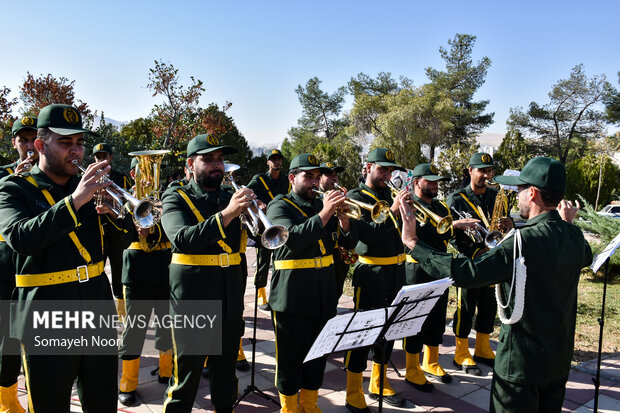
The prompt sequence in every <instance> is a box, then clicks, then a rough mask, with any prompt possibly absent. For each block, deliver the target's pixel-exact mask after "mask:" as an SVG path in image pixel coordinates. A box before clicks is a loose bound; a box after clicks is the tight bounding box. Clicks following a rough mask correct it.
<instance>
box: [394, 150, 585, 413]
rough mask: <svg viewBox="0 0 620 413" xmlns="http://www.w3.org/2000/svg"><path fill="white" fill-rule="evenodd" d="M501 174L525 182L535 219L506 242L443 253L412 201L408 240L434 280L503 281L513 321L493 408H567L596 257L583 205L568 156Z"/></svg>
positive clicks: (524, 210)
mask: <svg viewBox="0 0 620 413" xmlns="http://www.w3.org/2000/svg"><path fill="white" fill-rule="evenodd" d="M495 180H496V182H498V183H500V184H505V185H513V186H517V187H518V202H519V209H520V213H521V216H522V217H523V218H525V219H527V220H528V221H527V222H526V224H525V225H524V226H522V227H520V229H519V230H518V232H517V231H513V232H511V233H509V235H508V236H506V237H505V239H504V240H503V242H502V243H501V244H499V246H497V247H495V248H493V249H492V250H490V251H488V252H487V253H485V254H483V255H481V256H480V257H478V258H477V259H475V260H472V259H471V258H469V257H466V256H464V255H459V256H458V257H457V258H452V256H451V255H450V254H446V253H444V252H440V251H436V250H434V249H433V248H431V247H430V246H428V245H427V244H425V243H424V242H422V241H420V240H419V239H418V237H417V235H416V231H415V225H414V220H413V215H412V214H411V213H412V211H411V208H410V207H409V206H408V205H404V206H402V207H401V208H402V212H403V214H402V215H403V217H404V226H403V242H404V243H405V245H407V247H409V248H410V249H411V256H412V258H413V259H415V260H416V261H418V263H419V264H420V266H421V267H422V268H423V269H424V271H425V272H427V273H428V274H429V275H431V276H432V277H434V278H443V277H445V276H446V275H448V276H449V277H450V278H452V279H453V280H454V283H455V284H456V285H459V286H462V287H482V286H486V285H489V284H493V283H500V285H499V286H498V287H499V290H498V294H499V297H500V298H501V304H502V305H503V306H506V313H505V314H502V317H503V318H505V319H503V320H502V321H503V322H505V324H503V325H502V328H501V331H500V335H499V344H498V347H497V357H496V359H495V366H494V371H493V382H492V384H491V401H490V411H491V412H545V413H547V412H551V413H553V412H560V411H561V410H562V404H563V401H564V393H565V388H566V381H567V379H568V373H569V370H570V365H571V359H572V355H573V347H574V337H575V319H576V313H577V286H578V283H579V274H580V270H581V268H583V267H585V266H587V265H589V264H590V263H591V261H592V251H591V249H590V246H589V245H588V243H587V242H586V240H585V239H584V236H583V233H582V232H581V230H580V229H579V228H578V227H576V226H575V225H573V224H572V223H571V222H572V220H573V218H574V216H575V213H576V212H577V208H573V207H572V205H571V203H570V202H566V201H563V200H562V198H563V196H564V191H565V188H566V170H565V169H564V166H563V165H562V164H561V163H560V162H558V161H556V160H555V159H550V158H544V157H539V158H534V159H532V160H530V161H529V162H528V163H527V164H526V165H525V167H524V168H523V170H522V171H521V175H520V176H498V177H496V178H495ZM410 214H411V215H410ZM519 239H520V242H519ZM515 244H516V248H515ZM519 251H521V255H522V256H523V258H524V260H525V261H524V262H525V268H524V267H523V266H521V265H520V260H518V259H517V260H515V259H514V258H513V257H514V255H513V254H516V256H517V257H519V255H520V254H519ZM515 268H516V270H515V271H514V274H516V276H515V275H514V274H513V270H514V269H515ZM513 282H514V283H515V285H516V287H514V288H515V289H514V290H513V286H512V284H513ZM519 285H521V288H522V290H521V291H522V292H523V294H519V290H520V287H519ZM508 297H511V298H508Z"/></svg>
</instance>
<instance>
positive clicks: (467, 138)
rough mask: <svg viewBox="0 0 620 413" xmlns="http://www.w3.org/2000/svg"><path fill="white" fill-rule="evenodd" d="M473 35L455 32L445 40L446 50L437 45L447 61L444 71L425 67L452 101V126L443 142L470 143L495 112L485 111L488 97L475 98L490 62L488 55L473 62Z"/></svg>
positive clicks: (433, 82)
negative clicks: (451, 37) (449, 38)
mask: <svg viewBox="0 0 620 413" xmlns="http://www.w3.org/2000/svg"><path fill="white" fill-rule="evenodd" d="M475 43H476V36H473V35H470V34H457V35H455V36H454V39H452V40H448V45H449V46H450V48H449V50H448V49H445V48H443V47H440V48H439V54H440V55H441V58H442V59H443V60H444V61H445V62H446V68H445V70H444V71H440V70H436V69H433V68H431V67H428V68H426V75H427V77H428V78H429V80H430V81H431V84H432V85H433V87H434V88H435V89H437V90H440V91H442V93H443V94H445V96H446V97H447V98H449V99H451V100H452V101H453V102H454V113H453V114H452V116H451V118H450V122H451V123H452V128H451V129H449V130H448V131H447V133H446V134H445V141H444V142H442V144H443V145H451V144H454V143H465V144H470V143H472V142H473V139H474V138H475V137H476V136H477V135H479V134H480V132H482V131H483V130H484V128H486V127H487V126H489V125H490V124H491V123H493V116H494V113H492V112H491V113H484V111H485V110H486V107H487V105H488V104H489V101H488V100H478V101H475V100H474V95H475V93H476V92H477V91H478V89H480V87H481V86H482V85H483V84H484V82H485V80H486V75H487V72H488V70H489V67H490V66H491V59H489V58H488V57H486V56H485V57H483V58H482V59H480V60H479V61H478V62H476V63H475V64H474V62H473V58H472V53H473V49H474V45H475Z"/></svg>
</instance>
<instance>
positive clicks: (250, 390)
mask: <svg viewBox="0 0 620 413" xmlns="http://www.w3.org/2000/svg"><path fill="white" fill-rule="evenodd" d="M257 318H258V287H256V288H254V325H253V326H252V338H251V339H250V343H252V364H251V366H252V367H251V373H250V384H248V386H247V387H246V388H245V390H244V391H243V394H242V395H241V396H239V398H238V399H237V400H236V401H235V403H234V404H233V406H232V407H233V409H234V408H235V407H237V405H238V404H239V403H241V400H243V399H244V398H245V397H246V396H248V395H249V394H252V393H254V394H257V395H259V396H260V397H262V398H263V399H265V400H268V401H270V402H272V403H273V404H275V405H276V406H278V407H281V406H280V403H278V402H277V401H276V400H274V399H272V398H271V397H270V396H269V395H268V394H266V393H264V392H263V391H262V390H260V389H259V388H258V387H256V385H255V384H254V375H255V372H256V320H257Z"/></svg>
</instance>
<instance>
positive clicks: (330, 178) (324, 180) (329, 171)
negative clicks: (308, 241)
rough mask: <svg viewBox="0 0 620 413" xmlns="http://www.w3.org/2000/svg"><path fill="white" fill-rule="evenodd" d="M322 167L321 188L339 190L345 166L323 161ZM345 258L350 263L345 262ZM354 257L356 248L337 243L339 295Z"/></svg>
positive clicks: (335, 258) (324, 190) (335, 260)
mask: <svg viewBox="0 0 620 413" xmlns="http://www.w3.org/2000/svg"><path fill="white" fill-rule="evenodd" d="M321 168H324V169H322V170H321V171H322V172H321V177H320V179H319V189H320V190H321V191H323V192H327V191H333V190H336V191H338V190H339V189H338V188H336V185H334V184H338V174H339V173H340V172H343V171H344V168H343V167H342V166H336V165H334V164H333V163H332V162H327V163H322V164H321ZM345 195H346V193H345ZM345 259H346V261H347V262H349V263H345ZM354 259H357V256H356V255H355V250H354V249H346V248H344V247H342V246H341V245H338V243H336V248H335V249H334V269H335V270H336V281H337V290H336V292H337V293H338V297H340V296H341V295H342V290H343V288H344V281H345V279H346V278H347V274H348V273H349V265H350V264H351V262H350V261H352V260H354Z"/></svg>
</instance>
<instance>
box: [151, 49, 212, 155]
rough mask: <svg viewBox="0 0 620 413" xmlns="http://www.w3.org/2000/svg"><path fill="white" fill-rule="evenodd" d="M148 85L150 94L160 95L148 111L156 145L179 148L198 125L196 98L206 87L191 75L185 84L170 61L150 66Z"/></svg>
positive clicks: (164, 147)
mask: <svg viewBox="0 0 620 413" xmlns="http://www.w3.org/2000/svg"><path fill="white" fill-rule="evenodd" d="M148 78H149V83H148V84H147V88H148V89H149V90H151V91H152V92H153V96H161V97H163V102H161V103H158V104H156V105H155V106H154V107H153V110H152V112H151V117H152V119H153V133H154V134H155V137H156V138H157V140H158V142H159V147H160V148H163V149H171V150H172V151H174V152H179V151H182V149H183V148H184V147H185V146H186V145H187V142H188V141H189V140H190V139H191V138H192V137H193V136H194V135H195V131H196V129H197V128H198V127H199V126H200V125H201V119H200V117H199V116H198V114H199V113H200V108H199V105H198V103H199V100H200V97H201V96H202V92H204V91H205V89H204V88H203V87H202V81H201V80H197V79H195V78H194V77H193V76H190V84H189V85H188V86H185V85H182V84H181V79H180V76H179V71H178V69H175V68H174V66H173V65H172V64H170V63H165V62H159V61H157V60H155V67H153V68H151V69H149V77H148Z"/></svg>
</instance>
